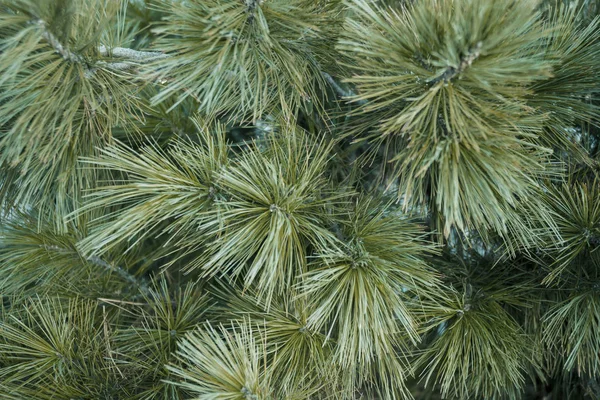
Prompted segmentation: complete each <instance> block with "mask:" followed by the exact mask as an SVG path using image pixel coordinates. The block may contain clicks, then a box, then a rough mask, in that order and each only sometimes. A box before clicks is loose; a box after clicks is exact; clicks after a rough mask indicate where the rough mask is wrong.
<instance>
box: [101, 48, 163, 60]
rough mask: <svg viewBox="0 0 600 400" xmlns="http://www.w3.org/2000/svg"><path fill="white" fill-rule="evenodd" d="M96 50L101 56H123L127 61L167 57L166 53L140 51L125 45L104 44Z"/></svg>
mask: <svg viewBox="0 0 600 400" xmlns="http://www.w3.org/2000/svg"><path fill="white" fill-rule="evenodd" d="M98 51H99V52H100V55H101V56H104V57H110V56H112V57H116V58H125V59H127V60H128V61H149V60H156V59H160V58H167V57H169V55H168V54H165V53H161V52H159V51H140V50H134V49H129V48H125V47H112V48H108V47H106V46H104V45H101V46H99V47H98Z"/></svg>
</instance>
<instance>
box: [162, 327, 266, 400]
mask: <svg viewBox="0 0 600 400" xmlns="http://www.w3.org/2000/svg"><path fill="white" fill-rule="evenodd" d="M252 332H253V330H252V328H251V326H250V325H249V324H247V323H246V324H244V323H241V324H239V325H232V326H231V329H230V330H227V329H226V328H225V327H223V326H222V325H221V326H220V327H219V328H218V330H217V329H215V328H213V327H212V326H210V325H206V327H205V329H203V330H198V331H196V332H194V333H191V334H188V335H186V337H185V338H184V339H182V340H181V342H180V349H179V351H178V357H179V359H180V360H181V361H182V364H183V365H182V366H181V367H176V366H169V367H168V368H169V370H170V371H171V372H173V374H175V375H177V376H180V377H183V378H184V379H185V383H180V384H179V385H181V386H182V387H185V388H186V389H187V390H189V391H191V392H192V393H193V394H194V395H195V398H196V399H231V400H245V399H249V398H250V399H256V400H261V399H268V398H270V397H269V396H270V394H271V389H270V387H269V377H268V376H266V375H265V369H264V367H265V366H264V358H263V357H264V353H265V348H264V346H265V345H264V342H263V341H261V339H260V337H259V338H255V337H254V335H253V333H252Z"/></svg>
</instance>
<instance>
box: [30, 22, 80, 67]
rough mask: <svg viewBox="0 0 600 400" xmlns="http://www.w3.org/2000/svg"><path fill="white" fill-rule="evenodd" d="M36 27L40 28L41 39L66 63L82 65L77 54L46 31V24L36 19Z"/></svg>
mask: <svg viewBox="0 0 600 400" xmlns="http://www.w3.org/2000/svg"><path fill="white" fill-rule="evenodd" d="M35 23H36V24H37V25H38V26H40V27H41V28H42V37H43V38H44V39H45V40H46V41H47V42H48V44H49V45H50V46H52V47H53V48H54V50H55V51H56V52H57V53H58V54H60V55H61V56H62V58H64V59H65V60H67V61H71V62H76V63H83V62H84V59H83V57H82V56H80V55H79V54H75V53H73V52H72V51H71V50H69V48H68V47H67V46H65V45H63V44H62V43H61V42H60V40H58V38H57V37H56V36H55V35H54V34H53V33H52V32H50V31H49V30H48V28H47V27H46V22H45V21H44V20H42V19H38V20H37V21H36V22H35Z"/></svg>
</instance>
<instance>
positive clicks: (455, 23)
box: [339, 0, 593, 242]
mask: <svg viewBox="0 0 600 400" xmlns="http://www.w3.org/2000/svg"><path fill="white" fill-rule="evenodd" d="M534 5H535V4H534V2H515V1H495V2H490V1H485V0H472V1H468V2H466V3H464V4H462V3H461V5H460V6H458V3H457V2H455V1H444V2H436V1H433V0H432V1H418V2H415V3H413V4H410V5H407V6H406V7H405V8H402V9H401V10H399V11H395V10H392V9H389V10H386V9H383V8H378V7H377V6H373V5H371V4H369V3H368V2H365V1H361V0H356V1H354V2H351V3H350V5H349V7H350V10H351V12H352V16H351V17H350V18H349V19H348V20H347V22H346V29H345V31H344V37H343V39H341V40H340V43H339V48H340V50H341V51H343V52H344V53H345V54H346V56H347V57H348V58H351V65H349V67H351V68H352V69H353V70H354V71H355V75H354V76H352V77H351V78H349V79H348V81H349V82H351V83H354V84H355V85H356V87H357V89H358V91H359V93H358V94H357V95H355V96H354V97H352V98H351V99H350V100H351V101H366V102H365V103H364V104H362V105H361V106H360V108H359V109H358V110H357V111H356V112H357V113H360V114H359V115H364V118H363V120H364V122H362V123H360V124H359V125H358V126H357V128H356V130H357V132H358V134H359V135H360V140H368V141H369V142H371V143H375V144H379V143H385V142H386V141H388V140H389V139H390V138H392V137H399V138H401V141H402V145H401V146H400V150H399V151H398V152H397V153H395V154H390V156H389V161H390V162H392V163H393V165H394V171H393V173H392V175H393V178H395V179H398V184H399V186H398V196H399V197H402V199H403V201H404V202H405V204H406V206H407V207H408V206H412V205H417V204H420V203H423V202H427V203H428V204H429V205H430V207H431V209H432V210H435V211H437V212H438V213H439V215H440V216H441V217H443V219H442V221H440V225H441V227H442V228H443V229H444V234H445V235H446V236H447V235H448V234H449V233H450V229H451V228H452V227H456V228H457V229H459V230H462V231H467V230H471V229H478V230H480V231H481V232H486V231H489V230H492V231H495V232H498V233H500V234H501V235H505V234H510V235H512V236H514V235H516V236H517V237H519V239H520V240H522V241H524V242H529V241H530V236H531V233H530V232H528V223H527V221H522V220H521V218H520V217H519V215H518V212H517V209H519V208H522V207H526V208H528V210H529V211H530V212H531V213H532V214H533V216H534V217H535V216H537V218H541V219H545V220H549V218H548V216H547V215H546V214H545V213H544V210H543V209H542V208H541V205H540V204H539V203H538V202H536V201H535V199H536V198H537V197H538V196H539V195H540V188H539V185H538V183H537V182H536V178H539V177H541V176H545V175H547V174H550V173H552V167H551V166H550V165H549V162H548V161H549V160H548V153H549V149H546V148H543V147H540V146H539V145H538V143H537V140H536V139H537V137H538V136H539V135H541V134H542V127H543V124H544V118H543V115H542V114H540V112H538V111H537V110H536V109H535V108H534V107H532V106H531V105H529V104H528V103H527V99H528V98H529V96H530V95H531V93H532V91H533V87H532V86H533V85H534V84H535V83H536V82H540V81H544V80H545V79H547V78H549V77H550V76H551V74H552V66H553V61H552V60H551V59H550V57H548V56H547V54H546V52H545V47H544V44H545V41H544V39H545V38H547V37H548V36H549V35H551V32H550V31H549V29H550V28H549V27H545V26H544V24H543V23H542V21H541V19H540V18H539V15H538V14H537V12H536V11H535V7H534ZM553 54H555V53H553ZM583 56H585V57H588V58H586V62H592V60H593V54H592V53H591V52H590V53H587V54H585V55H583ZM585 75H586V77H587V76H591V75H592V74H589V75H588V74H587V73H586V74H585ZM553 82H555V84H558V82H559V81H553ZM548 90H549V91H550V90H551V89H550V88H549V89H548ZM553 93H554V92H553ZM540 111H544V110H540ZM373 115H377V121H378V122H377V123H376V124H372V123H371V122H370V121H371V120H372V118H373ZM532 203H533V204H532ZM526 232H527V233H526Z"/></svg>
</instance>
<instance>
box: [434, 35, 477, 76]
mask: <svg viewBox="0 0 600 400" xmlns="http://www.w3.org/2000/svg"><path fill="white" fill-rule="evenodd" d="M482 45H483V44H482V43H481V42H478V43H477V45H475V48H473V49H472V50H471V51H469V52H468V53H467V54H466V55H465V56H464V57H462V58H461V60H460V64H459V65H458V67H453V66H449V67H448V68H446V70H445V71H444V72H443V73H442V74H441V75H439V76H437V77H435V78H433V79H432V80H430V81H429V83H430V84H431V85H435V84H436V83H438V82H441V81H444V82H450V81H451V80H452V79H454V78H455V77H457V76H458V75H460V74H461V73H462V72H464V71H465V70H466V69H467V68H469V67H470V66H471V65H472V64H473V61H475V60H476V59H477V58H479V56H480V55H481V46H482Z"/></svg>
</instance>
